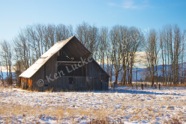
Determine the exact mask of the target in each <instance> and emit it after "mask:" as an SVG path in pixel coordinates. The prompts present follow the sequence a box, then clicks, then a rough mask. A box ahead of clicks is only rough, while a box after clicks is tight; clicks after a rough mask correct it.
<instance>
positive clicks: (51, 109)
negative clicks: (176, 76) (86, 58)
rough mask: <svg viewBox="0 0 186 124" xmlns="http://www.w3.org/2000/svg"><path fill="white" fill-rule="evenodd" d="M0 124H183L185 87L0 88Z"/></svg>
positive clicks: (185, 113) (185, 121)
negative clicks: (61, 90)
mask: <svg viewBox="0 0 186 124" xmlns="http://www.w3.org/2000/svg"><path fill="white" fill-rule="evenodd" d="M0 100H1V101H0V123H5V124H6V123H53V124H55V123H69V124H71V123H74V124H76V123H80V124H86V123H87V124H89V123H96V124H97V123H101V124H102V123H116V124H117V123H118V124H120V123H121V124H123V123H171V122H172V123H173V122H174V123H186V118H185V117H186V116H185V115H186V88H183V87H176V88H173V87H172V88H170V87H169V88H162V90H157V89H150V88H149V89H146V90H143V91H142V90H140V89H138V90H136V89H132V88H131V87H118V88H116V89H115V90H112V89H111V90H109V91H107V92H50V91H48V92H36V91H24V90H21V89H17V88H0Z"/></svg>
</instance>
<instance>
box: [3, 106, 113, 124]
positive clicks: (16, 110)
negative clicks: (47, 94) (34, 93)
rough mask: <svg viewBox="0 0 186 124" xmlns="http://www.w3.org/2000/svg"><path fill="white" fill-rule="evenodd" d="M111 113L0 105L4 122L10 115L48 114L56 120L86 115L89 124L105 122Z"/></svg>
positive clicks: (7, 120) (37, 115) (8, 120)
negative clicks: (4, 117) (89, 121)
mask: <svg viewBox="0 0 186 124" xmlns="http://www.w3.org/2000/svg"><path fill="white" fill-rule="evenodd" d="M109 114H111V111H109V110H94V109H82V108H76V109H71V108H68V109H65V108H63V107H48V108H42V107H40V106H34V107H31V106H25V105H24V106H23V105H8V104H2V105H1V106H0V115H3V116H6V120H5V121H6V122H7V123H9V122H10V121H11V117H12V116H13V115H14V116H23V117H24V116H33V115H34V116H36V117H38V118H39V117H40V116H42V115H48V116H52V117H56V118H57V120H61V119H63V118H67V117H71V118H73V117H75V116H82V117H83V116H88V117H89V118H90V119H92V121H91V124H95V123H101V124H102V122H104V124H106V122H107V119H106V118H107V117H108V115H109Z"/></svg>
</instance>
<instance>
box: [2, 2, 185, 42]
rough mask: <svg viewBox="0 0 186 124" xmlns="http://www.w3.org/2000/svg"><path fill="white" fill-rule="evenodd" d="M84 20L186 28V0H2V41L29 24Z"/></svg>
mask: <svg viewBox="0 0 186 124" xmlns="http://www.w3.org/2000/svg"><path fill="white" fill-rule="evenodd" d="M82 22H87V23H89V24H94V25H95V26H98V27H100V26H107V27H112V26H113V25H116V24H119V25H125V26H136V27H138V28H141V29H142V30H143V31H145V30H148V29H149V28H155V29H157V30H158V29H160V28H161V27H162V26H165V25H166V24H177V25H178V26H179V27H180V28H181V29H186V0H0V41H1V40H3V39H6V40H11V39H13V38H14V37H15V36H16V35H17V33H18V32H19V31H20V29H21V28H24V27H25V26H27V25H32V24H38V23H40V24H60V23H62V24H66V25H72V26H73V27H75V26H77V25H78V24H80V23H82Z"/></svg>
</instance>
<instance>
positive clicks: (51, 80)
mask: <svg viewBox="0 0 186 124" xmlns="http://www.w3.org/2000/svg"><path fill="white" fill-rule="evenodd" d="M19 77H20V81H21V82H20V83H21V87H22V88H24V89H31V90H38V91H45V90H50V89H53V90H54V91H84V90H88V91H90V90H108V81H109V75H108V74H107V73H106V72H105V71H104V70H103V69H102V68H101V67H100V66H99V64H98V63H97V62H96V61H95V60H94V59H93V58H92V57H91V52H90V51H89V50H87V49H86V48H85V47H84V45H83V44H82V43H81V42H80V41H79V40H78V39H77V38H76V37H75V36H73V37H70V38H68V39H66V40H63V41H59V42H57V43H56V44H54V45H53V46H52V47H51V48H50V49H49V50H48V51H47V52H45V53H44V54H43V55H42V56H41V57H40V58H39V59H38V60H37V61H36V62H35V63H34V64H33V65H31V66H30V67H29V68H28V69H27V70H26V71H24V72H23V73H22V74H21V75H20V76H19Z"/></svg>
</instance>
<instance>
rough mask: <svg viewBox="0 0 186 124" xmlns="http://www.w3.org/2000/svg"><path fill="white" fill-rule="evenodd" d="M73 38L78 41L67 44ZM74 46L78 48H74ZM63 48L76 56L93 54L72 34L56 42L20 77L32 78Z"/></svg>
mask: <svg viewBox="0 0 186 124" xmlns="http://www.w3.org/2000/svg"><path fill="white" fill-rule="evenodd" d="M73 40H76V41H75V42H71V43H72V44H70V45H67V44H68V43H70V41H73ZM64 46H65V47H64ZM74 47H75V48H76V49H74ZM62 48H64V49H65V50H66V51H68V54H70V55H71V56H74V57H80V56H81V57H83V56H87V57H88V56H89V55H90V54H91V52H90V51H88V50H87V49H86V48H85V47H84V45H82V44H81V42H80V41H79V40H78V39H77V38H76V37H75V36H72V37H70V38H68V39H66V40H62V41H59V42H57V43H55V44H54V45H53V46H52V47H51V48H50V49H49V50H48V51H47V52H45V53H44V54H43V55H42V56H41V57H40V58H39V59H38V60H37V61H36V62H35V63H34V64H33V65H31V66H30V67H29V68H28V69H27V70H26V71H24V72H23V73H22V74H21V75H19V77H24V78H31V77H32V76H33V75H34V74H35V73H36V72H37V71H38V70H39V69H40V68H41V67H42V66H43V65H44V64H45V63H46V62H47V61H48V60H49V59H50V58H51V57H52V56H53V55H55V54H56V53H57V52H58V51H59V50H60V49H62ZM103 71H104V70H103ZM105 73H106V72H105ZM106 74H107V73H106ZM107 75H108V74H107Z"/></svg>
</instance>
